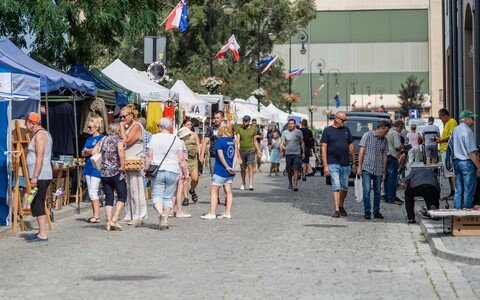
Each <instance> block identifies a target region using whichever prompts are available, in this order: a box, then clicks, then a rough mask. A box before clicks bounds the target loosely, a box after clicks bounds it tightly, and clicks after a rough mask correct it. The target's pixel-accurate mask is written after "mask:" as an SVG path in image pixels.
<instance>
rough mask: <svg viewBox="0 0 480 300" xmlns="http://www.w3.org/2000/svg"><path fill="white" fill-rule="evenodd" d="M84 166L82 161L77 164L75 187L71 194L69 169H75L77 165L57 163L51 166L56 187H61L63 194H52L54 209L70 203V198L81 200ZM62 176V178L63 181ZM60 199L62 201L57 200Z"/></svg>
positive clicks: (76, 200)
mask: <svg viewBox="0 0 480 300" xmlns="http://www.w3.org/2000/svg"><path fill="white" fill-rule="evenodd" d="M84 166H85V164H84V163H79V164H78V174H77V189H76V191H75V193H73V194H70V171H71V170H77V165H76V164H72V165H58V166H55V167H54V168H53V174H54V180H55V186H56V189H59V188H62V190H63V196H54V205H55V209H62V205H68V204H70V199H71V198H75V202H78V201H82V199H83V189H82V170H83V167H84ZM62 178H64V180H63V182H62ZM52 192H55V191H52ZM62 199H63V201H59V200H62Z"/></svg>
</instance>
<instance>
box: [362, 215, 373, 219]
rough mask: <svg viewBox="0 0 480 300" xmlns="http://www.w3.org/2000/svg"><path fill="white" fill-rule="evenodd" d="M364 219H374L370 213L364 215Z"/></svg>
mask: <svg viewBox="0 0 480 300" xmlns="http://www.w3.org/2000/svg"><path fill="white" fill-rule="evenodd" d="M363 217H364V218H365V220H370V219H371V218H372V216H371V215H370V213H367V214H364V215H363Z"/></svg>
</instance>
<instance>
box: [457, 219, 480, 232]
mask: <svg viewBox="0 0 480 300" xmlns="http://www.w3.org/2000/svg"><path fill="white" fill-rule="evenodd" d="M452 235H458V236H474V235H480V216H466V217H458V216H452Z"/></svg>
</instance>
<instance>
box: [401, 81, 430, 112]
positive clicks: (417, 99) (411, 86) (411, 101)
mask: <svg viewBox="0 0 480 300" xmlns="http://www.w3.org/2000/svg"><path fill="white" fill-rule="evenodd" d="M417 80H418V78H417V77H416V76H414V75H410V76H408V77H407V80H406V81H405V83H402V84H400V90H399V91H398V93H399V95H398V98H399V99H400V100H399V103H400V107H401V111H400V115H401V116H402V117H408V112H409V110H410V109H418V110H420V108H421V107H422V103H423V102H424V101H425V97H424V94H423V92H422V89H421V87H422V84H423V79H422V80H420V82H418V83H417Z"/></svg>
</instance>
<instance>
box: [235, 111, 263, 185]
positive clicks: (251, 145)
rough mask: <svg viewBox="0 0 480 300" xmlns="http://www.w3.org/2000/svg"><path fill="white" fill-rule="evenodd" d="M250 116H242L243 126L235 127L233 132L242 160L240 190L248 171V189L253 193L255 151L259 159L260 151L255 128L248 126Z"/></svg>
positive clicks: (244, 183)
mask: <svg viewBox="0 0 480 300" xmlns="http://www.w3.org/2000/svg"><path fill="white" fill-rule="evenodd" d="M250 120H251V118H250V116H249V115H245V116H243V119H242V121H243V124H242V125H240V126H235V132H236V133H237V137H236V140H237V144H239V145H240V156H241V158H242V164H241V165H240V168H241V175H242V186H241V187H240V189H241V190H242V191H243V190H245V185H246V182H245V179H246V175H247V170H248V177H249V187H248V189H249V190H250V191H253V165H254V163H255V151H257V155H258V156H259V157H261V156H262V151H260V145H259V144H258V142H257V139H256V135H257V127H256V126H252V125H250Z"/></svg>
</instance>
